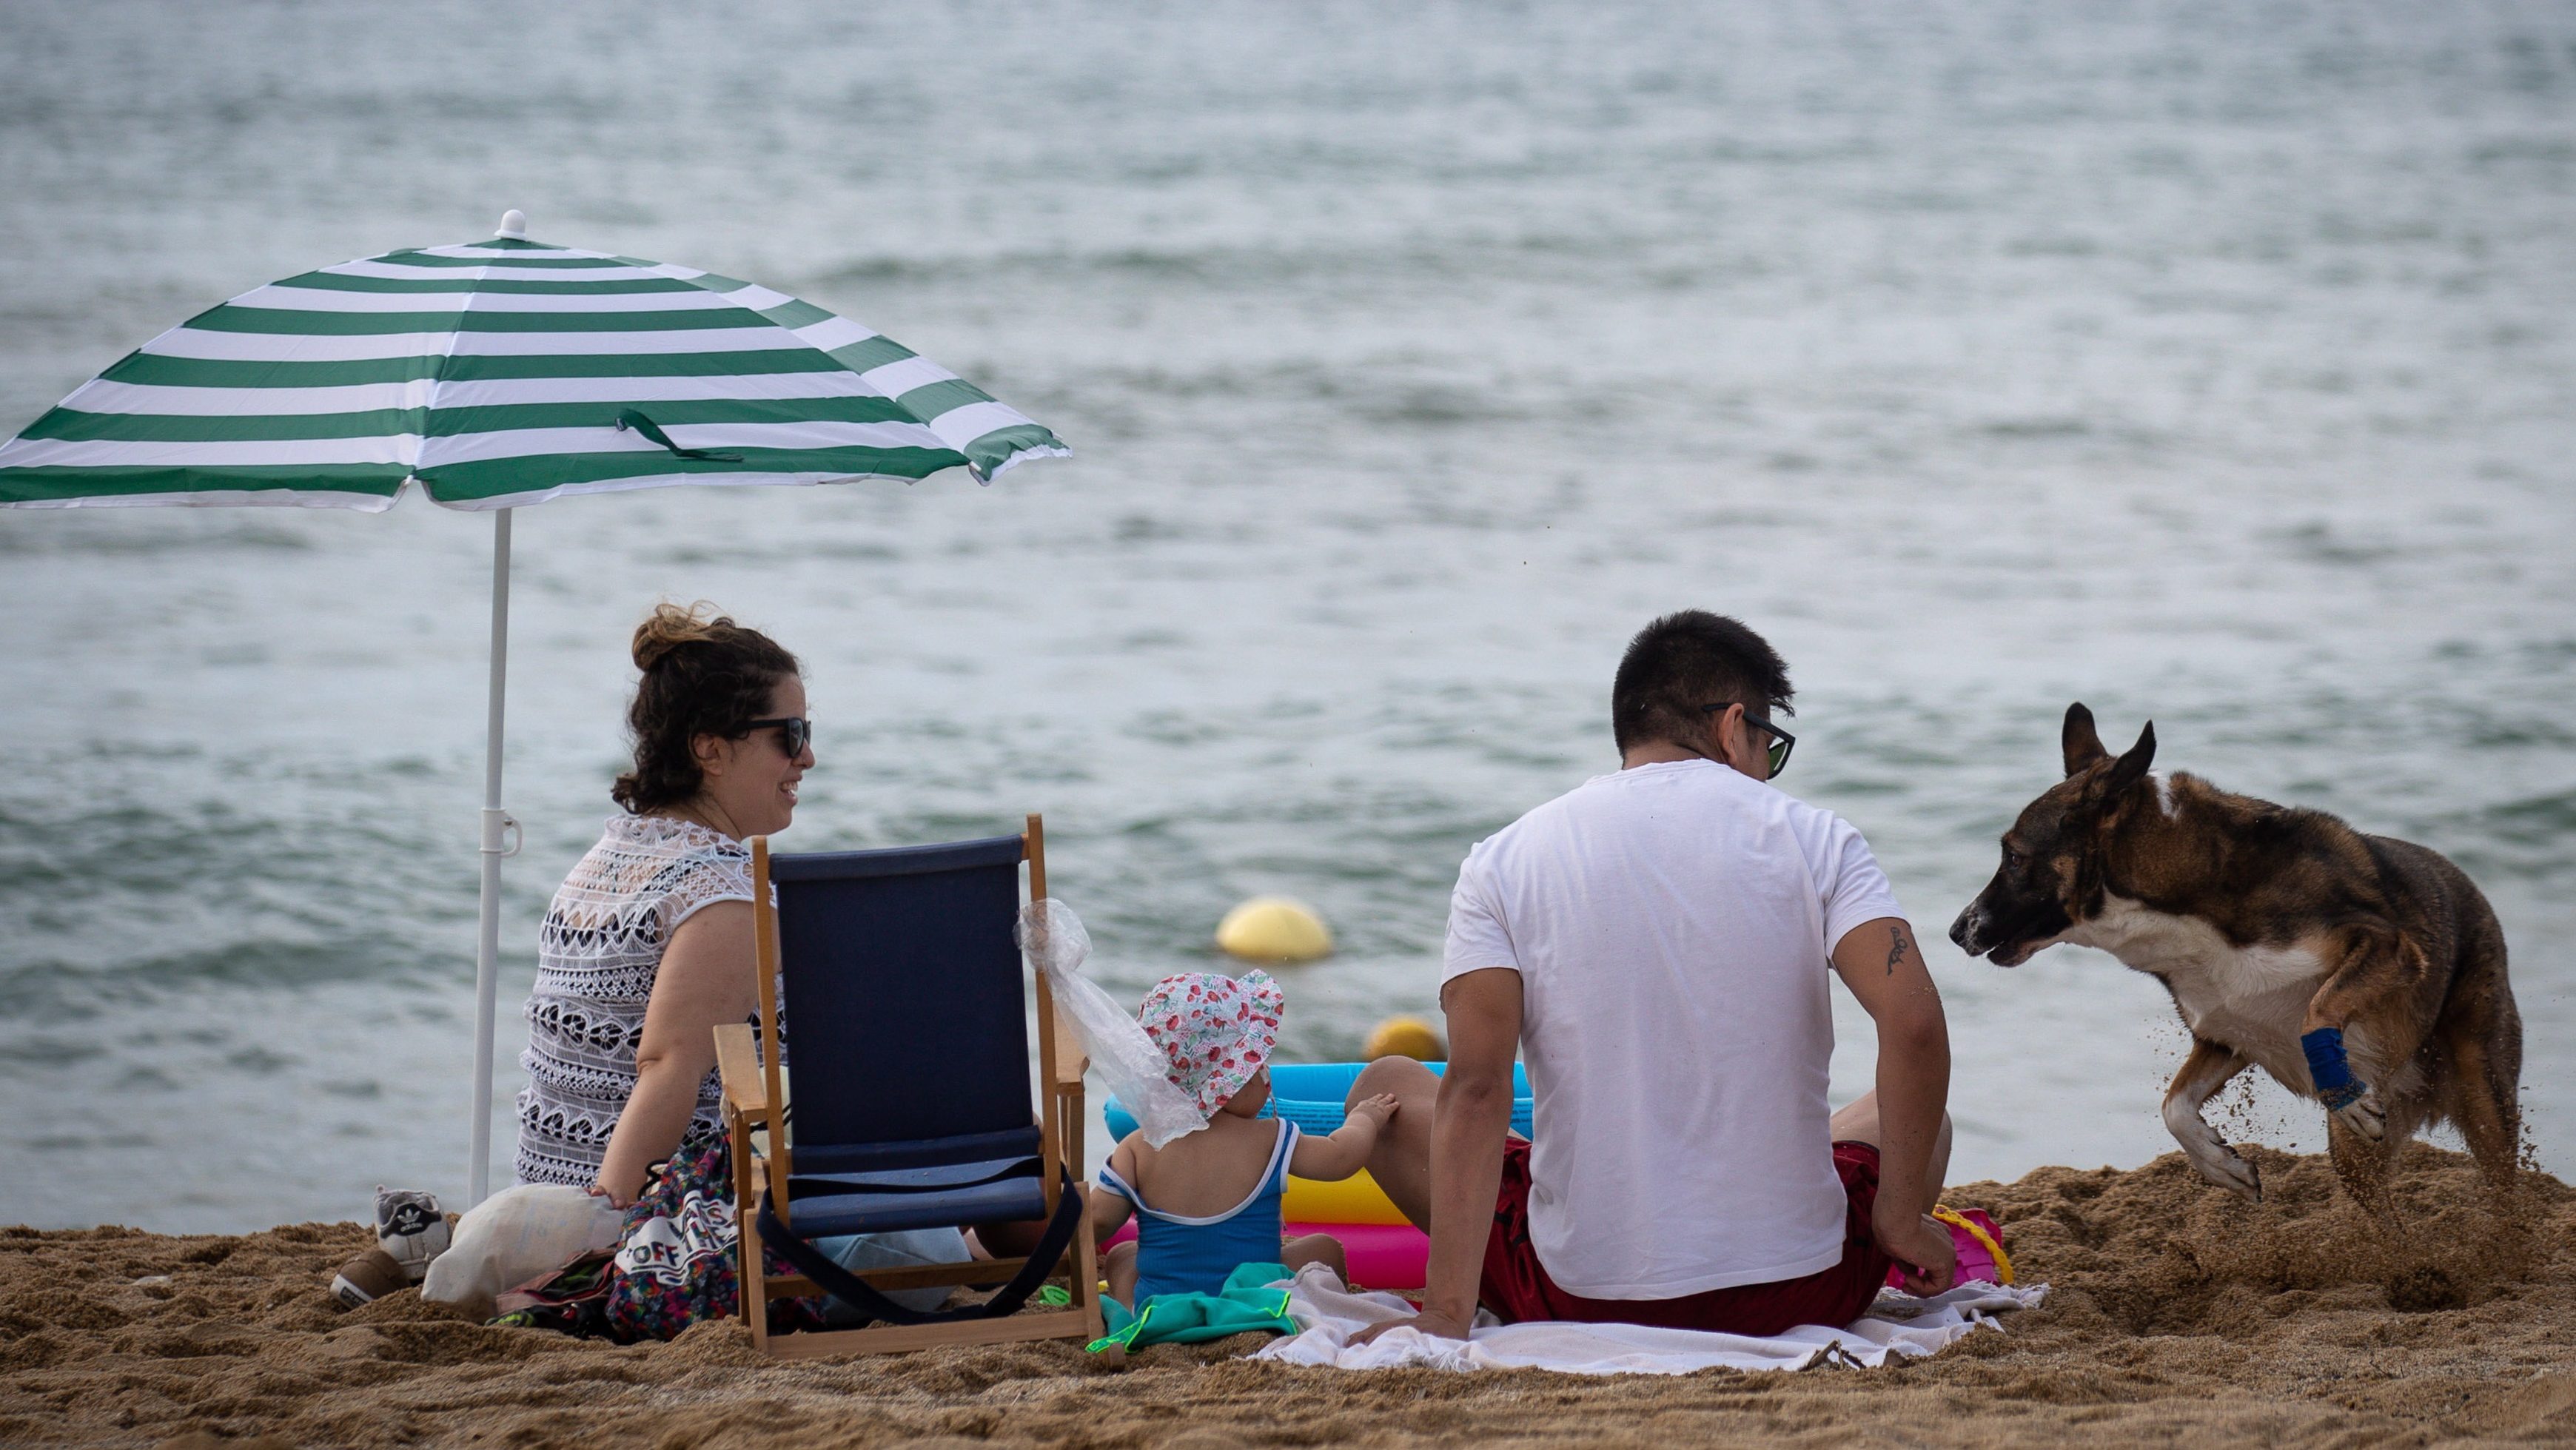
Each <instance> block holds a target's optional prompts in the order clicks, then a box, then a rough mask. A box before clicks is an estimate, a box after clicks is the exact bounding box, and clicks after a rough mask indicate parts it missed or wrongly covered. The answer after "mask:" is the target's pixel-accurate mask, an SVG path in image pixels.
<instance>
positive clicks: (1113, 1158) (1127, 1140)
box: [1084, 1133, 1137, 1244]
mask: <svg viewBox="0 0 2576 1450" xmlns="http://www.w3.org/2000/svg"><path fill="white" fill-rule="evenodd" d="M1136 1138H1137V1134H1135V1133H1130V1134H1128V1135H1127V1136H1126V1137H1124V1138H1121V1139H1119V1140H1118V1146H1117V1147H1115V1148H1112V1149H1111V1150H1109V1166H1110V1168H1112V1169H1113V1170H1115V1171H1116V1172H1117V1174H1118V1176H1119V1177H1120V1178H1123V1179H1125V1180H1126V1181H1127V1182H1128V1183H1129V1184H1130V1185H1133V1184H1134V1183H1135V1182H1136V1153H1135V1145H1136ZM1135 1211H1136V1210H1135V1206H1134V1205H1132V1204H1130V1203H1129V1202H1128V1201H1127V1200H1126V1199H1124V1198H1122V1197H1120V1196H1119V1195H1117V1194H1115V1193H1112V1192H1110V1191H1109V1190H1108V1189H1106V1188H1101V1187H1098V1186H1096V1185H1095V1186H1094V1187H1093V1188H1092V1190H1091V1195H1090V1200H1089V1202H1088V1203H1087V1204H1086V1205H1085V1206H1084V1222H1085V1223H1086V1224H1087V1225H1088V1226H1089V1227H1090V1229H1091V1241H1092V1242H1093V1243H1095V1244H1099V1243H1106V1242H1108V1241H1109V1236H1110V1235H1111V1234H1114V1233H1116V1232H1118V1226H1119V1225H1120V1224H1123V1223H1125V1222H1126V1221H1127V1219H1128V1216H1129V1215H1130V1214H1132V1213H1134V1212H1135Z"/></svg>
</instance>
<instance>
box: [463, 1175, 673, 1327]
mask: <svg viewBox="0 0 2576 1450" xmlns="http://www.w3.org/2000/svg"><path fill="white" fill-rule="evenodd" d="M625 1217H626V1215H625V1214H624V1213H622V1212H620V1211H619V1210H617V1209H615V1208H612V1207H610V1206H609V1202H608V1200H607V1199H605V1198H600V1197H597V1196H595V1195H593V1194H591V1193H589V1192H587V1191H585V1190H583V1189H579V1188H575V1187H573V1186H572V1185H570V1184H568V1183H522V1184H520V1185H519V1186H518V1187H516V1188H505V1189H502V1190H501V1191H500V1192H498V1193H496V1194H493V1195H492V1196H491V1197H490V1198H487V1199H485V1200H483V1201H482V1202H481V1203H478V1204H476V1205H474V1207H473V1208H472V1209H471V1210H470V1211H468V1212H467V1213H466V1215H465V1216H464V1217H463V1218H461V1219H458V1220H457V1221H456V1238H455V1241H454V1242H452V1243H450V1244H449V1245H448V1246H447V1252H445V1253H443V1254H440V1255H439V1256H438V1257H437V1258H434V1259H432V1260H430V1261H429V1277H428V1278H426V1279H424V1280H422V1282H421V1286H420V1297H422V1298H423V1299H432V1300H436V1301H437V1302H439V1303H441V1304H461V1305H463V1306H465V1307H466V1308H467V1309H469V1310H471V1311H473V1312H474V1313H477V1314H489V1313H490V1312H491V1310H492V1296H493V1295H495V1294H498V1293H500V1292H501V1291H502V1290H504V1289H508V1288H513V1287H516V1286H517V1285H520V1284H524V1283H526V1282H528V1281H529V1280H530V1279H533V1278H535V1277H537V1276H538V1275H539V1274H543V1273H546V1272H548V1271H550V1270H554V1269H560V1268H562V1267H563V1266H564V1265H566V1264H568V1263H571V1262H572V1261H573V1260H575V1259H577V1258H580V1257H581V1256H582V1255H583V1254H587V1253H592V1252H595V1251H597V1250H600V1249H606V1248H613V1247H615V1246H616V1243H617V1240H618V1228H619V1226H620V1224H621V1223H622V1222H623V1221H624V1220H625Z"/></svg>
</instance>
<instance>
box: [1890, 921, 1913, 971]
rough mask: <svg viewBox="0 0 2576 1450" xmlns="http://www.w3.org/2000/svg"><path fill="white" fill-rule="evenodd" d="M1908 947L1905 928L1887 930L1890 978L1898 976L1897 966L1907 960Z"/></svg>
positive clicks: (1896, 927)
mask: <svg viewBox="0 0 2576 1450" xmlns="http://www.w3.org/2000/svg"><path fill="white" fill-rule="evenodd" d="M1908 945H1909V943H1908V942H1907V941H1906V940H1905V928H1903V927H1901V926H1891V927H1889V928H1888V929H1887V974H1888V975H1889V976H1891V977H1893V976H1895V975H1896V964H1897V963H1898V962H1901V961H1903V960H1905V949H1906V947H1907V946H1908Z"/></svg>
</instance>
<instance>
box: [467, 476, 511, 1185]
mask: <svg viewBox="0 0 2576 1450" xmlns="http://www.w3.org/2000/svg"><path fill="white" fill-rule="evenodd" d="M509 662H510V510H508V509H496V510H494V511H493V514H492V678H491V684H490V688H489V693H488V695H487V704H486V707H485V710H484V716H483V840H482V847H481V850H482V855H483V891H482V900H481V907H482V912H481V920H480V922H479V923H478V925H479V927H480V928H481V932H480V935H479V937H478V938H477V940H476V943H475V948H474V1117H473V1120H472V1123H471V1125H470V1137H471V1139H472V1143H473V1146H472V1148H471V1149H470V1151H471V1153H472V1155H473V1156H472V1161H471V1162H470V1163H468V1164H467V1166H466V1174H465V1183H466V1189H465V1206H466V1207H468V1208H471V1207H473V1206H474V1205H475V1204H478V1203H481V1202H482V1201H483V1200H484V1198H485V1197H486V1196H487V1195H489V1193H490V1192H491V1188H492V1016H493V1007H494V1005H495V1000H496V998H497V997H498V995H499V992H500V985H501V983H500V974H501V968H500V955H501V858H502V857H504V856H515V855H517V854H519V823H518V822H517V821H515V820H512V819H511V818H510V813H509V812H508V811H505V810H503V809H501V700H502V686H503V684H504V683H505V682H506V680H507V679H508V676H509Z"/></svg>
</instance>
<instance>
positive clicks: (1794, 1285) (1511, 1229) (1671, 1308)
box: [1476, 1138, 1889, 1334]
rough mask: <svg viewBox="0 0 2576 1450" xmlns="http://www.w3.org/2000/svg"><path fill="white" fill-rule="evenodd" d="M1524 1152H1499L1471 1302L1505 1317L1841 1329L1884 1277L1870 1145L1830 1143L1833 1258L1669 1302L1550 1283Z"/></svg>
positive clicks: (1522, 1143)
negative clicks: (1835, 1220)
mask: <svg viewBox="0 0 2576 1450" xmlns="http://www.w3.org/2000/svg"><path fill="white" fill-rule="evenodd" d="M1529 1155H1530V1145H1529V1142H1528V1140H1527V1139H1523V1138H1514V1139H1512V1140H1511V1143H1510V1145H1509V1146H1508V1147H1506V1148H1505V1149H1504V1150H1503V1189H1502V1192H1501V1194H1500V1195H1498V1196H1497V1197H1496V1198H1495V1200H1494V1231H1493V1232H1492V1233H1491V1234H1489V1235H1487V1236H1486V1238H1485V1272H1484V1280H1483V1282H1482V1283H1481V1284H1479V1285H1478V1286H1477V1291H1476V1297H1477V1299H1478V1300H1479V1301H1480V1302H1481V1303H1483V1304H1484V1306H1485V1307H1486V1308H1488V1309H1491V1310H1493V1311H1494V1313H1496V1314H1497V1315H1499V1316H1501V1317H1502V1319H1503V1320H1504V1322H1506V1323H1513V1322H1517V1321H1520V1320H1525V1319H1580V1320H1589V1321H1592V1322H1594V1323H1611V1324H1651V1325H1655V1326H1657V1327H1658V1328H1663V1329H1710V1330H1716V1331H1718V1332H1720V1333H1724V1334H1777V1333H1779V1332H1780V1331H1782V1330H1784V1329H1788V1328H1790V1327H1792V1326H1795V1325H1800V1324H1829V1325H1833V1326H1834V1327H1836V1328H1840V1327H1841V1326H1843V1325H1845V1324H1849V1323H1851V1322H1852V1321H1853V1320H1855V1319H1858V1318H1859V1317H1860V1316H1861V1314H1862V1312H1863V1311H1865V1310H1867V1309H1868V1308H1869V1305H1870V1301H1871V1300H1873V1299H1875V1298H1877V1297H1878V1289H1879V1286H1880V1285H1881V1284H1884V1283H1886V1282H1887V1268H1888V1263H1889V1260H1888V1257H1887V1255H1886V1254H1884V1253H1882V1252H1880V1250H1879V1247H1878V1241H1877V1239H1876V1237H1875V1236H1873V1235H1872V1234H1871V1233H1870V1229H1869V1212H1870V1206H1871V1205H1872V1204H1874V1203H1876V1202H1877V1201H1878V1150H1877V1149H1876V1148H1873V1147H1871V1146H1870V1145H1869V1144H1867V1143H1836V1144H1835V1145H1834V1172H1835V1173H1837V1174H1839V1175H1841V1177H1842V1180H1843V1197H1844V1200H1845V1201H1846V1204H1847V1205H1848V1206H1847V1209H1846V1211H1845V1213H1844V1215H1843V1260H1842V1262H1841V1263H1839V1264H1836V1265H1834V1266H1833V1267H1832V1268H1829V1269H1818V1270H1817V1271H1816V1272H1814V1273H1812V1274H1809V1275H1807V1276H1806V1277H1804V1278H1799V1279H1782V1280H1780V1281H1779V1282H1777V1283H1772V1284H1740V1285H1738V1286H1736V1287H1735V1288H1732V1289H1710V1290H1708V1291H1706V1292H1705V1293H1699V1294H1685V1295H1683V1296H1682V1297H1680V1298H1678V1299H1586V1298H1584V1297H1583V1296H1582V1295H1580V1294H1569V1293H1567V1292H1566V1291H1564V1290H1563V1289H1560V1288H1558V1287H1557V1286H1556V1284H1555V1282H1554V1281H1553V1280H1551V1279H1549V1278H1548V1276H1547V1266H1546V1265H1544V1264H1541V1263H1540V1262H1539V1261H1538V1250H1537V1249H1536V1248H1535V1247H1533V1246H1532V1245H1531V1243H1530V1232H1529V1192H1530V1176H1529Z"/></svg>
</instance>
